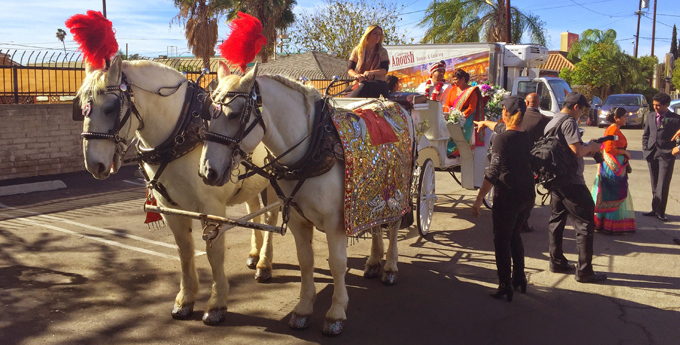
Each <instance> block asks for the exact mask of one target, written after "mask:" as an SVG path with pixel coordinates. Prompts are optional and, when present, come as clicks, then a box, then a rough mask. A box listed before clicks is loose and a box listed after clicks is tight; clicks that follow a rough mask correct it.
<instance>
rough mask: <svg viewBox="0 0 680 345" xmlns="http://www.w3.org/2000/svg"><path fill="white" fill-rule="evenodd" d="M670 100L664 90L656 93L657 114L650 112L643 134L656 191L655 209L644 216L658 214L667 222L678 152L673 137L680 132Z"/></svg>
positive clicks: (643, 143)
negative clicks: (667, 207) (671, 109)
mask: <svg viewBox="0 0 680 345" xmlns="http://www.w3.org/2000/svg"><path fill="white" fill-rule="evenodd" d="M670 103H671V98H670V97H669V96H668V95H666V94H664V93H658V94H656V95H655V96H654V98H653V99H652V104H653V106H654V110H656V113H651V114H649V116H648V117H647V121H646V123H645V130H644V133H643V134H642V155H643V157H644V158H645V159H646V160H647V165H648V166H649V176H650V179H651V182H652V194H653V198H652V210H651V211H650V212H645V213H643V214H642V215H644V216H649V217H654V216H655V217H657V218H659V219H660V220H662V221H664V222H665V221H668V218H666V202H667V201H668V190H669V187H670V184H671V178H672V177H673V167H674V166H675V156H676V155H677V154H678V149H677V148H676V145H675V142H674V141H673V140H672V139H673V137H674V135H675V134H676V132H678V131H680V116H679V115H678V114H676V113H674V112H672V111H670V110H669V109H668V106H669V105H670Z"/></svg>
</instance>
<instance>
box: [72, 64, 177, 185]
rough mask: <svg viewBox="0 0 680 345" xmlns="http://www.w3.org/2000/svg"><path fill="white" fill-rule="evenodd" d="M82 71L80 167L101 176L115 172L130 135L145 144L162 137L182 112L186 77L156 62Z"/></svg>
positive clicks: (153, 143) (148, 145) (153, 144)
mask: <svg viewBox="0 0 680 345" xmlns="http://www.w3.org/2000/svg"><path fill="white" fill-rule="evenodd" d="M86 73H87V76H86V77H85V80H83V85H82V86H81V88H80V90H79V91H78V94H77V97H76V98H77V101H78V102H79V103H80V105H81V108H82V114H83V115H84V116H83V118H84V122H83V133H82V137H83V154H84V158H85V168H86V169H87V171H89V172H90V173H91V174H92V176H94V177H95V178H97V179H105V178H107V177H108V176H109V174H111V173H116V172H117V171H118V169H119V168H120V166H121V165H122V163H123V156H124V155H125V153H126V152H127V149H128V147H129V145H130V141H131V139H132V138H133V136H135V134H137V135H138V137H139V140H140V142H141V144H142V145H143V146H145V147H155V146H156V145H158V144H160V143H161V142H163V141H164V140H165V139H166V138H167V137H168V135H169V134H170V133H171V132H172V130H173V128H174V126H175V123H176V122H177V118H178V117H179V116H180V113H181V111H182V103H183V102H184V96H185V92H184V91H185V90H186V86H185V84H186V82H187V79H186V77H185V76H184V75H183V74H182V73H180V72H178V71H176V70H174V69H172V68H170V67H167V66H165V65H162V64H158V63H155V62H151V61H134V62H130V61H121V60H120V59H119V58H115V59H114V60H113V61H112V62H111V66H110V67H109V68H108V70H105V69H101V70H92V69H91V68H90V67H89V66H87V68H86ZM133 89H134V92H135V93H134V97H133ZM178 91H180V92H178ZM133 100H134V102H133ZM151 115H155V116H151ZM145 123H146V124H147V125H148V126H146V128H145V126H144V125H145Z"/></svg>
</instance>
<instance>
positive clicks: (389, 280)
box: [382, 272, 397, 285]
mask: <svg viewBox="0 0 680 345" xmlns="http://www.w3.org/2000/svg"><path fill="white" fill-rule="evenodd" d="M382 282H383V284H385V285H394V284H396V283H397V272H384V273H383V275H382Z"/></svg>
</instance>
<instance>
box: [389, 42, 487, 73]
mask: <svg viewBox="0 0 680 345" xmlns="http://www.w3.org/2000/svg"><path fill="white" fill-rule="evenodd" d="M385 49H386V50H387V55H388V56H389V58H390V70H391V71H394V70H400V69H404V68H409V67H415V66H418V65H423V64H426V65H427V66H429V65H430V64H432V63H434V62H437V61H440V60H449V59H455V58H462V57H465V56H471V55H477V54H479V53H485V52H486V53H489V51H490V50H491V46H490V45H489V44H486V43H482V44H451V45H446V44H444V45H435V44H419V45H400V46H385ZM456 60H460V59H456Z"/></svg>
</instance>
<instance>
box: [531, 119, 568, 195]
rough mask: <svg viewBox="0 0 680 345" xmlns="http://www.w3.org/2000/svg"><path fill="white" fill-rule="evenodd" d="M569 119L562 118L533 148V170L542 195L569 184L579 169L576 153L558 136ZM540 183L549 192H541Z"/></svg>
mask: <svg viewBox="0 0 680 345" xmlns="http://www.w3.org/2000/svg"><path fill="white" fill-rule="evenodd" d="M567 119H568V117H565V118H563V119H562V120H560V121H559V122H558V123H557V125H555V127H553V128H551V129H550V130H549V131H548V133H546V134H545V135H543V137H541V138H540V139H538V141H537V142H536V143H534V147H533V149H531V170H532V171H533V172H534V174H535V175H536V180H535V182H536V184H537V186H536V192H537V193H538V194H540V195H544V196H547V195H548V194H549V192H551V191H554V190H556V189H558V188H561V187H563V186H565V185H568V184H569V183H571V180H572V178H573V177H574V175H576V172H577V171H578V160H577V159H576V155H575V154H574V152H573V151H572V150H571V148H570V147H569V145H568V144H567V142H566V141H565V140H564V139H562V140H560V139H559V138H558V137H557V131H558V130H559V129H561V127H562V124H563V123H564V121H566V120H567ZM539 184H540V185H541V186H543V188H545V189H546V190H547V191H548V193H545V194H544V193H540V192H539V191H538V185H539ZM544 200H545V198H544Z"/></svg>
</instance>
